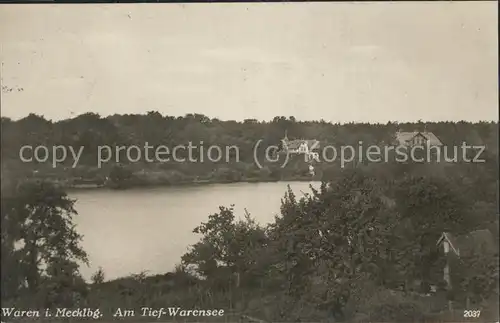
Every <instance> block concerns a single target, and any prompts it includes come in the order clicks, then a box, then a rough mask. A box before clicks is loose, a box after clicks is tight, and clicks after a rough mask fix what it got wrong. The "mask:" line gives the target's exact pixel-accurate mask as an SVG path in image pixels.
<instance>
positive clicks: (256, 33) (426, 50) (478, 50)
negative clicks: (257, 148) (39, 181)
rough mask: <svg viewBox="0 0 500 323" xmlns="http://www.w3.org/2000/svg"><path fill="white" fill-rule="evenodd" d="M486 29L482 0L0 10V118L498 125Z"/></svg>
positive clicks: (493, 34) (490, 25)
mask: <svg viewBox="0 0 500 323" xmlns="http://www.w3.org/2000/svg"><path fill="white" fill-rule="evenodd" d="M497 27H498V16H497V2H495V1H491V2H429V3H426V2H404V3H390V2H387V3H381V2H375V3H346V2H344V3H262V4H259V3H254V4H248V3H247V4H245V3H241V4H236V3H233V4H213V3H212V4H120V5H117V4H109V5H94V4H84V5H5V4H4V5H0V46H1V60H2V85H4V86H7V87H9V88H14V91H12V92H8V93H2V98H1V104H2V105H1V112H2V115H3V116H8V117H11V118H14V119H18V118H21V117H25V116H26V115H28V114H29V113H31V112H34V113H37V114H42V115H44V116H45V117H47V118H49V119H53V120H58V119H62V118H68V117H71V116H74V115H77V114H80V113H84V112H96V113H99V114H101V115H103V116H107V115H110V114H114V113H121V114H123V113H145V112H147V111H150V110H157V111H159V112H161V113H163V114H167V115H174V116H178V115H185V114H186V113H202V114H205V115H207V116H209V117H216V118H220V119H225V120H227V119H235V120H242V119H245V118H256V119H265V120H269V119H272V118H273V117H274V116H276V115H285V116H290V115H293V116H295V117H296V118H297V119H301V120H312V119H316V120H317V119H321V118H323V119H325V120H327V121H333V122H349V121H370V122H377V121H378V122H386V121H388V120H395V121H413V120H418V119H422V120H432V121H433V120H462V119H463V120H473V121H474V120H498V58H497V56H498V36H497ZM18 88H22V89H23V90H22V91H19V90H17V89H18Z"/></svg>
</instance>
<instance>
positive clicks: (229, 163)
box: [1, 111, 498, 187]
mask: <svg viewBox="0 0 500 323" xmlns="http://www.w3.org/2000/svg"><path fill="white" fill-rule="evenodd" d="M497 129H498V124H497V123H495V122H478V123H470V122H464V121H462V122H423V121H419V122H414V123H408V122H405V123H398V122H388V123H386V124H369V123H347V124H339V123H336V124H335V123H329V122H325V121H297V120H296V119H295V118H294V117H293V116H290V117H284V116H277V117H275V118H274V119H273V120H270V121H258V120H255V119H246V120H244V121H241V122H238V121H234V120H228V121H222V120H218V119H216V118H209V117H207V116H204V115H202V114H187V115H185V116H184V117H173V116H164V115H162V114H160V113H158V112H155V111H151V112H148V113H147V114H143V115H113V116H109V117H101V116H99V115H98V114H95V113H85V114H82V115H79V116H77V117H75V118H72V119H66V120H61V121H57V122H53V121H51V120H47V119H45V118H44V117H43V116H39V115H35V114H30V115H29V116H27V117H26V118H23V119H20V120H17V121H14V120H11V119H9V118H5V117H2V122H1V133H2V145H1V152H2V162H3V163H2V164H3V165H4V166H5V167H4V168H5V169H7V168H8V169H9V172H11V173H15V174H16V176H24V177H26V176H28V177H29V176H31V177H33V173H36V177H39V178H40V177H44V178H49V179H52V180H56V181H59V182H60V183H63V184H68V185H69V186H71V184H74V183H76V184H77V183H85V182H89V183H104V182H105V180H106V179H110V178H111V179H112V182H113V183H115V184H117V185H116V186H119V187H121V186H123V187H125V186H137V185H155V184H182V183H192V182H235V181H272V180H280V179H287V180H299V179H310V175H309V173H308V167H307V166H308V165H307V163H305V162H303V158H297V160H293V161H291V162H290V163H288V165H287V166H286V167H284V168H282V167H280V166H281V164H280V163H272V162H266V160H265V158H264V157H262V156H264V154H265V151H264V150H265V149H266V148H267V147H269V146H271V145H280V143H281V139H282V138H283V136H284V135H285V132H286V133H287V134H288V137H289V138H290V139H299V138H301V139H316V140H318V141H319V142H320V145H322V146H326V145H333V146H335V147H340V146H347V145H350V146H354V147H356V146H357V145H358V144H359V142H360V141H361V142H363V144H364V145H366V146H368V145H379V146H382V145H388V144H391V143H392V142H393V140H394V136H395V133H396V132H397V131H398V130H401V131H414V130H418V131H424V130H426V131H430V132H433V133H434V134H435V135H436V136H437V137H438V138H439V139H440V140H441V141H442V142H443V143H444V144H445V145H447V146H460V145H461V144H462V143H463V142H466V143H467V144H469V145H484V146H486V147H487V151H488V153H489V154H490V155H491V158H493V159H494V158H496V156H497V155H498V144H497V143H498V142H497ZM259 140H260V141H261V145H260V146H259V148H258V149H257V154H258V155H259V156H260V158H259V159H260V160H261V161H262V165H261V166H262V167H260V168H259V167H258V166H257V165H256V163H255V160H254V146H255V145H256V143H257V142H258V141H259ZM190 142H191V143H193V144H194V145H199V144H200V143H203V145H204V146H205V147H209V146H217V147H238V156H233V155H234V151H233V152H231V153H232V154H233V155H231V156H229V158H225V159H223V160H220V161H218V162H213V161H209V160H206V158H205V161H204V162H199V161H200V156H199V154H200V152H199V151H197V150H194V151H193V158H194V159H196V160H197V161H198V162H186V163H180V162H147V161H145V160H144V158H143V159H141V160H140V161H139V162H129V160H128V159H127V156H126V152H125V151H121V152H119V153H118V155H119V163H116V159H114V158H113V159H111V160H110V161H109V162H107V163H105V164H104V165H102V167H97V165H98V147H99V146H105V145H106V146H109V147H111V149H113V151H115V150H114V148H116V147H120V146H121V147H130V146H138V147H143V146H144V145H145V143H148V145H150V146H151V147H158V146H160V145H165V146H167V147H175V146H179V145H184V146H187V145H188V144H189V143H190ZM24 145H31V146H38V145H44V146H46V147H54V146H58V145H61V146H65V147H73V148H74V150H75V151H78V150H79V149H80V148H82V147H83V148H84V149H83V150H82V156H81V158H80V159H79V161H78V165H77V166H76V167H73V165H72V163H73V160H72V159H71V158H67V159H66V161H65V162H63V163H61V164H59V165H58V166H57V167H55V168H54V167H52V165H51V163H50V161H47V162H45V163H38V162H36V161H34V162H29V163H22V162H21V161H20V157H19V151H20V148H21V147H22V146H24ZM180 157H181V158H187V157H188V156H187V152H185V151H184V152H180ZM237 157H238V161H237ZM226 159H227V160H226ZM315 167H316V169H317V172H316V173H317V179H321V178H322V176H323V173H324V172H328V171H334V170H335V169H338V168H339V164H338V162H335V163H319V164H318V165H315Z"/></svg>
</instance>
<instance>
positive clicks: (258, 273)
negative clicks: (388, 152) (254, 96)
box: [1, 112, 499, 322]
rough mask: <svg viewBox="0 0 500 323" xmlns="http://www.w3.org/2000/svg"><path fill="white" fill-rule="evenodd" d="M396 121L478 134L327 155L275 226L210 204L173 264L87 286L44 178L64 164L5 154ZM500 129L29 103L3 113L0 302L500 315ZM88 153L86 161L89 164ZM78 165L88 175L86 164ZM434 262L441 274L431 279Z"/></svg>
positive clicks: (272, 317) (66, 220) (265, 313)
mask: <svg viewBox="0 0 500 323" xmlns="http://www.w3.org/2000/svg"><path fill="white" fill-rule="evenodd" d="M400 128H401V129H403V130H407V131H412V130H414V129H417V130H418V129H421V130H423V129H424V128H425V129H426V130H427V131H432V132H434V133H435V134H436V135H437V136H438V137H439V138H440V139H441V140H442V141H443V143H444V144H445V145H454V144H457V145H459V144H460V143H461V142H464V141H465V142H468V143H470V144H476V145H477V144H482V145H485V146H486V147H487V149H486V152H485V162H484V163H466V162H460V163H412V162H409V163H396V162H392V163H389V162H388V163H356V164H353V165H349V167H344V168H340V167H338V165H333V164H332V165H328V166H327V168H325V169H324V170H323V171H322V172H321V180H322V185H321V187H320V188H319V189H312V188H311V193H310V194H308V195H306V196H303V197H300V198H299V197H297V196H295V195H294V193H293V192H292V191H291V190H288V191H287V192H284V196H283V198H282V203H281V210H280V212H279V213H278V214H277V215H276V218H275V221H273V222H272V223H270V224H260V223H256V222H255V221H254V220H253V218H252V215H251V214H244V219H245V220H238V218H240V216H242V215H239V214H235V211H234V209H233V206H231V205H225V206H220V209H219V211H218V212H216V213H214V214H209V213H210V212H209V211H207V220H206V221H205V222H204V223H200V225H199V226H198V227H196V228H193V233H195V234H197V235H199V237H200V239H199V242H197V243H196V244H194V245H193V246H191V248H190V250H189V251H188V252H187V253H186V254H185V255H184V256H183V257H182V258H181V259H179V261H178V266H177V267H176V268H175V269H174V270H172V271H169V272H166V273H165V274H163V275H155V276H149V275H147V273H146V270H147V269H146V268H145V272H143V273H137V274H136V275H132V276H130V277H123V278H120V279H115V280H107V279H106V273H105V272H104V271H103V270H99V271H97V272H96V273H95V274H94V275H93V277H92V281H90V282H87V281H85V280H84V279H83V278H82V276H81V275H80V272H79V268H80V266H84V265H85V263H88V255H87V254H86V252H85V250H83V249H82V247H81V245H80V241H81V236H80V234H79V233H78V227H75V225H74V223H75V222H74V221H75V220H74V219H75V218H76V217H77V216H78V213H77V211H78V210H75V208H74V202H75V201H73V200H72V199H71V198H70V197H69V196H68V194H67V190H66V188H65V187H64V186H63V185H57V182H54V180H53V179H54V178H56V176H59V177H60V178H65V176H68V175H67V173H66V172H72V171H74V170H71V169H64V168H63V167H62V168H63V169H62V170H59V169H56V170H53V169H51V168H50V167H49V166H47V165H36V167H38V168H37V170H38V174H40V173H43V174H46V176H39V177H37V176H28V175H27V174H29V173H30V172H31V173H32V172H33V167H35V166H32V165H28V166H27V165H23V164H22V163H19V161H18V160H17V158H18V156H17V150H18V149H19V147H20V146H22V145H25V144H31V145H34V144H44V145H54V144H61V143H65V144H68V145H87V146H92V145H97V144H99V143H103V144H104V143H106V144H109V145H111V144H123V143H124V142H126V143H129V144H130V143H139V142H141V141H148V142H151V143H153V144H161V143H165V142H176V143H178V142H186V141H190V140H191V141H196V140H204V141H208V142H214V143H223V144H224V143H226V144H234V142H237V143H238V145H240V147H242V151H243V148H244V147H247V146H251V145H252V143H253V142H254V141H256V140H259V139H264V140H268V141H269V142H276V141H279V140H280V139H281V138H282V137H283V133H284V131H285V130H287V132H288V135H289V136H290V137H292V136H293V137H295V138H314V139H317V140H319V141H321V142H327V143H329V142H331V143H335V144H350V143H355V142H358V141H359V140H363V141H364V142H368V143H373V144H379V143H381V142H389V141H390V140H391V136H392V135H393V134H394V133H395V132H396V131H397V130H398V129H400ZM497 131H498V124H497V123H492V122H482V123H467V122H458V123H454V122H440V123H439V122H438V123H424V122H419V123H388V124H355V123H352V124H342V125H341V124H331V123H328V122H324V121H319V122H300V121H296V120H295V119H294V118H293V117H287V118H285V117H276V118H275V119H274V120H272V121H270V122H258V121H256V120H245V121H244V122H236V121H220V120H216V119H209V118H207V117H205V116H201V115H187V116H185V117H179V118H174V117H164V116H162V115H160V114H158V113H155V112H152V113H149V114H147V115H142V116H140V115H134V116H131V115H125V116H112V117H107V118H101V117H99V116H98V115H94V114H85V115H82V116H79V117H77V118H75V119H71V120H64V121H60V122H51V121H48V120H45V119H44V118H43V117H40V116H36V115H30V116H28V117H27V118H25V119H22V120H19V121H12V120H9V119H6V118H2V181H1V183H2V196H1V220H2V223H1V230H2V235H1V236H2V239H1V247H2V257H1V262H2V267H1V269H2V273H1V275H2V295H1V297H2V307H3V308H4V307H16V308H32V309H36V308H40V309H44V308H61V307H65V308H87V307H88V308H100V309H101V311H102V312H103V314H104V317H105V318H107V319H108V321H111V319H112V315H113V313H114V312H115V311H116V309H117V308H135V309H137V310H138V311H139V309H140V308H141V307H143V306H149V307H164V306H165V304H170V306H179V307H182V308H201V309H204V308H223V309H225V310H226V313H227V315H225V316H224V317H222V318H220V317H219V318H210V320H214V321H215V320H217V319H218V321H225V322H237V321H245V320H247V321H249V320H250V321H254V322H273V321H281V322H285V321H294V322H306V321H307V322H311V321H315V322H368V321H371V322H374V321H375V322H381V321H384V322H445V321H448V322H465V321H475V322H477V321H497V320H498V305H499V304H498V298H499V288H498V279H499V277H498V273H499V266H498V243H499V233H498V225H499V223H498V162H497V158H498V157H497V156H498V149H497V145H498V139H497V138H498V137H497ZM89 151H90V150H89ZM245 156H247V155H244V154H243V155H242V160H243V161H245V158H246V157H245ZM248 156H249V155H248ZM93 158H95V156H91V155H89V156H87V157H86V160H87V162H88V164H89V165H91V164H92V162H93ZM246 160H247V164H248V165H245V167H246V168H238V167H241V165H231V166H227V165H224V166H221V167H225V170H224V171H227V172H229V171H231V174H243V175H247V174H248V173H249V172H253V171H260V170H259V169H252V168H251V164H252V163H251V159H250V158H249V157H248V159H246ZM243 163H244V162H243ZM162 166H163V165H148V167H151V168H153V167H159V168H160V169H161V168H162ZM174 166H175V167H178V169H171V167H174ZM174 166H172V165H167V166H164V167H165V168H166V169H164V170H165V171H167V172H178V173H179V174H180V175H182V176H203V175H206V174H207V170H208V169H209V168H210V169H213V165H201V166H196V165H187V166H186V165H184V166H183V165H174ZM30 167H31V168H30ZM82 167H84V168H85V167H87V166H85V165H82ZM120 167H137V165H120ZM141 167H146V166H144V165H141ZM197 167H199V168H197ZM205 167H206V168H205ZM230 167H233V168H230ZM296 167H297V168H296V169H294V168H292V169H290V170H288V169H285V170H277V171H276V172H277V173H273V169H269V173H270V174H273V176H275V177H276V180H279V179H283V178H288V176H293V175H297V174H298V173H297V171H298V170H299V167H302V166H300V165H297V166H296ZM79 171H82V172H87V171H88V172H90V171H91V166H88V168H87V169H80V170H79ZM92 171H95V169H94V170H92ZM135 171H136V170H133V171H130V172H131V173H132V174H134V172H135ZM219 171H220V169H219ZM57 172H59V173H57ZM233 172H234V173H233ZM287 172H288V173H287ZM195 174H196V175H195ZM180 175H179V176H180ZM78 176H80V177H84V175H83V174H82V175H78ZM88 176H97V175H96V174H94V175H90V174H89V175H88ZM267 176H270V175H267ZM75 177H77V176H76V175H75ZM445 232H446V233H448V234H449V235H450V236H453V237H455V238H456V241H455V243H456V245H457V248H460V253H459V255H454V254H448V255H447V256H445V255H444V254H443V250H442V247H441V245H439V244H438V241H439V239H440V237H441V236H442V234H443V233H445ZM145 252H147V250H145ZM446 264H449V268H450V282H449V283H448V282H446V281H445V279H444V276H443V270H444V268H445V265H446ZM450 304H451V306H450ZM464 310H480V311H481V312H480V315H481V316H480V319H479V320H478V318H474V317H472V318H464ZM182 319H183V320H184V319H185V318H182ZM4 320H7V321H9V322H10V321H13V320H12V318H5V317H2V321H4ZM192 320H193V321H196V318H192ZM198 320H199V318H198ZM133 321H135V322H137V321H138V320H137V318H135V319H133ZM204 321H205V320H204ZM207 321H208V318H207ZM52 322H53V321H52Z"/></svg>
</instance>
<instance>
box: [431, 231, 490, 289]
mask: <svg viewBox="0 0 500 323" xmlns="http://www.w3.org/2000/svg"><path fill="white" fill-rule="evenodd" d="M436 246H437V247H438V248H441V247H443V249H442V250H443V253H444V256H445V259H446V265H445V267H444V268H443V279H444V281H445V282H446V283H447V285H448V289H451V288H452V286H451V279H450V260H451V259H452V258H455V259H458V258H464V257H469V256H472V255H492V254H495V253H497V252H498V244H497V243H496V242H495V238H494V236H493V234H492V233H491V231H490V230H487V229H483V230H475V231H471V232H469V233H467V234H465V235H461V236H458V237H455V236H454V235H453V234H451V233H449V232H443V233H442V234H441V237H440V238H439V239H438V240H437V242H436ZM456 264H459V263H456Z"/></svg>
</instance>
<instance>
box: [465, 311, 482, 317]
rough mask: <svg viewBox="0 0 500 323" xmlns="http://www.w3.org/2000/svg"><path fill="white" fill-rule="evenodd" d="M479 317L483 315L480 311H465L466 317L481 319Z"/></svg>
mask: <svg viewBox="0 0 500 323" xmlns="http://www.w3.org/2000/svg"><path fill="white" fill-rule="evenodd" d="M479 315H481V311H478V310H470V311H467V310H465V311H464V317H479Z"/></svg>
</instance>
